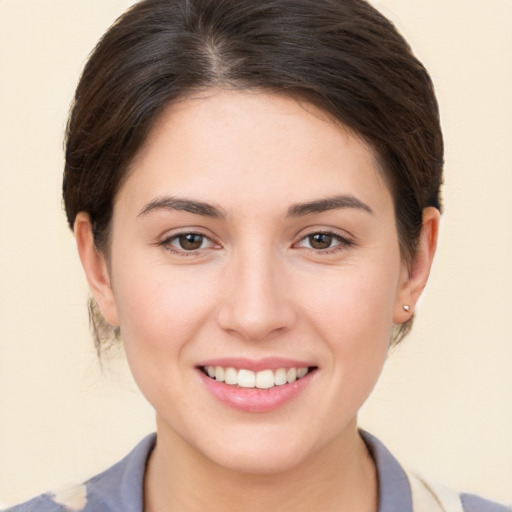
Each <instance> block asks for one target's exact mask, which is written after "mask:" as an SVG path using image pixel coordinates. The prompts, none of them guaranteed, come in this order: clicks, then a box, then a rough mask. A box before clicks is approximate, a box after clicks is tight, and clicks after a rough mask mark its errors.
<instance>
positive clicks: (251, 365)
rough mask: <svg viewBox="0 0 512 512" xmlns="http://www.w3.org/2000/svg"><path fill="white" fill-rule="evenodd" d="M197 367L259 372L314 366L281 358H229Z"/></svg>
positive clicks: (201, 363)
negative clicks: (217, 367) (218, 367)
mask: <svg viewBox="0 0 512 512" xmlns="http://www.w3.org/2000/svg"><path fill="white" fill-rule="evenodd" d="M197 366H198V367H201V366H222V367H223V368H236V369H238V370H240V369H242V368H243V369H244V370H251V371H253V372H260V371H262V370H278V369H279V368H308V367H310V366H315V365H314V364H312V363H311V362H307V361H299V360H297V359H287V358H283V357H265V358H263V359H246V358H244V357H231V358H219V359H209V360H207V361H202V362H200V363H199V364H198V365H197Z"/></svg>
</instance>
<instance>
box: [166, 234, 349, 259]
mask: <svg viewBox="0 0 512 512" xmlns="http://www.w3.org/2000/svg"><path fill="white" fill-rule="evenodd" d="M318 235H321V236H326V237H330V238H331V242H336V244H335V245H334V246H332V245H331V246H329V247H326V248H325V249H318V248H314V247H311V239H312V237H315V236H318ZM187 236H196V237H201V245H203V243H204V242H209V244H210V246H209V247H198V248H197V249H190V250H187V249H185V248H183V247H181V248H177V247H174V246H173V242H176V241H178V240H179V239H180V238H182V237H187ZM308 241H309V247H305V246H301V244H302V243H304V242H308ZM178 243H179V242H178ZM156 245H158V246H159V247H162V248H164V249H165V250H167V251H169V252H170V253H172V254H176V255H178V256H183V257H190V256H198V255H199V254H200V253H201V252H202V251H203V250H204V249H208V248H212V247H213V248H219V247H220V246H219V245H218V244H216V243H215V242H213V241H212V239H211V238H209V237H208V236H206V235H204V234H203V233H197V232H194V231H186V232H182V233H177V234H175V235H172V236H170V237H167V238H165V239H164V240H162V241H161V242H158V243H157V244H156ZM180 245H181V244H180ZM353 245H354V242H353V241H352V240H349V239H348V238H346V237H344V236H341V235H339V234H337V233H333V232H332V231H313V232H310V233H308V234H306V235H304V236H303V237H302V238H301V239H300V240H299V241H298V242H297V243H295V244H293V246H292V247H293V248H298V249H300V248H303V249H306V250H308V251H311V252H313V253H314V254H318V255H328V254H333V253H336V252H339V251H343V250H346V249H348V248H350V247H351V246H353Z"/></svg>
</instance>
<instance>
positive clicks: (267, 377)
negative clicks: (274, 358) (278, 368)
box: [256, 370, 277, 389]
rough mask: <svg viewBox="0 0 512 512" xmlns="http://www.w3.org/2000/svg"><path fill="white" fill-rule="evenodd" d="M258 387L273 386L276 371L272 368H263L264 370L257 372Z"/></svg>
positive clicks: (266, 387)
mask: <svg viewBox="0 0 512 512" xmlns="http://www.w3.org/2000/svg"><path fill="white" fill-rule="evenodd" d="M276 373H277V372H276ZM256 387H257V388H259V389H269V388H273V387H274V372H273V371H272V370H263V371H262V372H258V373H257V374H256Z"/></svg>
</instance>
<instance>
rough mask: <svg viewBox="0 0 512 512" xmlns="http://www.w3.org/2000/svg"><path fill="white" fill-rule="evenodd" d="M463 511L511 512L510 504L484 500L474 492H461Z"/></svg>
mask: <svg viewBox="0 0 512 512" xmlns="http://www.w3.org/2000/svg"><path fill="white" fill-rule="evenodd" d="M460 500H461V502H462V506H463V508H464V512H512V506H506V505H504V504H502V503H496V502H494V501H489V500H486V499H485V498H482V497H480V496H476V495H475V494H464V493H463V494H461V495H460Z"/></svg>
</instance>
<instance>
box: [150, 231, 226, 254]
mask: <svg viewBox="0 0 512 512" xmlns="http://www.w3.org/2000/svg"><path fill="white" fill-rule="evenodd" d="M190 235H192V236H198V237H201V245H202V244H203V243H204V242H205V241H208V242H209V243H210V244H211V246H217V247H218V245H217V244H215V242H213V241H212V239H211V238H209V237H207V236H206V235H204V234H203V233H197V232H194V231H185V232H182V233H177V234H175V235H172V236H170V237H167V238H165V239H164V240H162V241H161V242H158V243H157V245H158V246H159V247H162V248H164V249H165V250H166V251H169V252H170V253H172V254H177V255H178V256H184V257H190V256H197V255H198V254H199V251H201V250H203V249H204V248H202V247H199V248H198V249H191V250H187V249H185V248H183V247H182V248H176V247H174V246H173V245H172V243H173V242H175V241H177V240H179V239H180V238H182V237H186V236H190Z"/></svg>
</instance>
